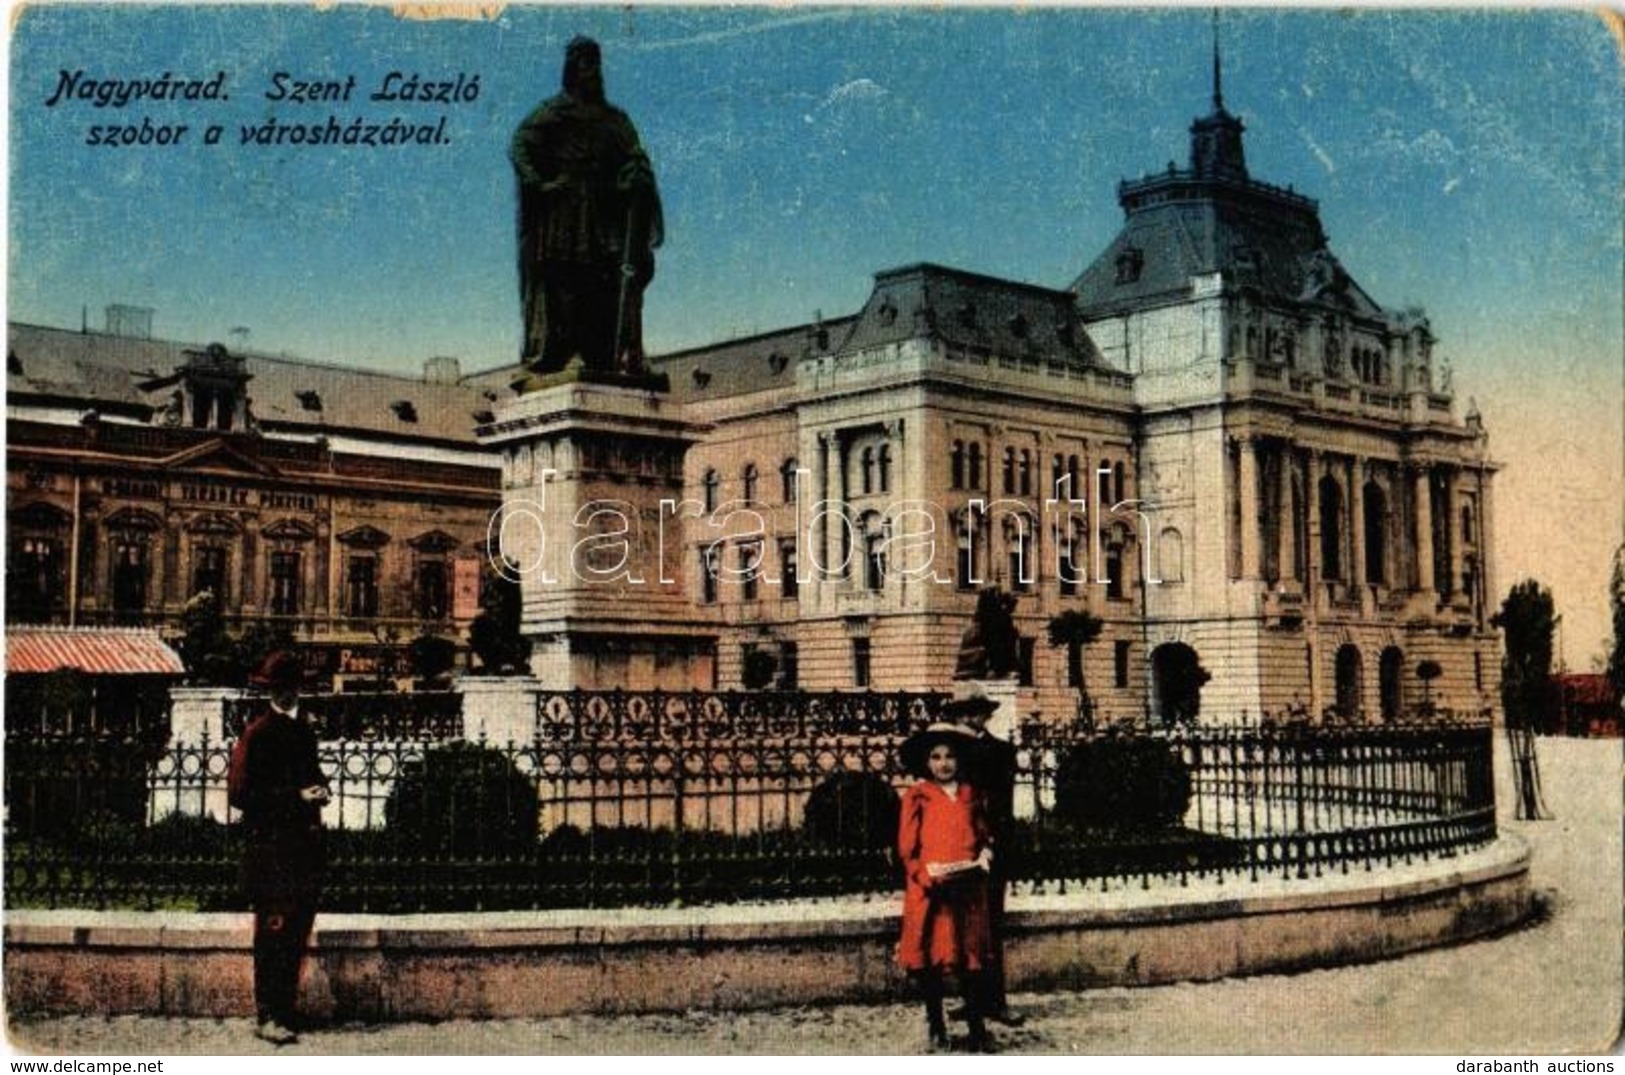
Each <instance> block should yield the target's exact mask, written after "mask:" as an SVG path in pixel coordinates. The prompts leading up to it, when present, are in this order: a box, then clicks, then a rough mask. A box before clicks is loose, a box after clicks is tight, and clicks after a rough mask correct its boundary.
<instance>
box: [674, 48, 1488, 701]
mask: <svg viewBox="0 0 1625 1075" xmlns="http://www.w3.org/2000/svg"><path fill="white" fill-rule="evenodd" d="M1242 130H1243V128H1242V124H1241V121H1240V120H1239V119H1237V118H1236V117H1234V116H1232V115H1231V114H1230V113H1229V112H1227V111H1226V110H1225V108H1224V105H1223V101H1222V97H1221V96H1220V93H1219V87H1218V84H1217V78H1216V79H1215V88H1214V101H1213V112H1212V114H1211V115H1209V116H1207V117H1205V118H1202V119H1199V120H1197V121H1196V122H1195V123H1194V124H1193V125H1192V128H1191V158H1190V166H1189V167H1188V168H1186V169H1183V170H1181V169H1176V168H1172V167H1170V169H1169V170H1168V171H1167V172H1165V173H1161V174H1157V175H1152V176H1148V177H1146V178H1144V179H1141V180H1138V181H1133V182H1125V183H1123V184H1121V186H1120V187H1119V191H1118V197H1119V201H1120V203H1121V205H1122V207H1123V210H1124V214H1125V221H1124V225H1123V228H1122V231H1121V232H1120V233H1119V235H1118V236H1117V238H1116V239H1114V240H1113V241H1112V243H1111V244H1110V245H1109V246H1108V247H1107V249H1106V250H1105V251H1104V252H1102V253H1101V254H1100V255H1099V256H1098V257H1096V258H1095V259H1094V260H1093V261H1092V262H1091V263H1090V264H1089V266H1088V267H1087V268H1086V269H1085V270H1084V271H1083V272H1082V274H1081V275H1080V276H1079V277H1078V278H1077V279H1076V280H1075V281H1074V282H1073V283H1072V284H1071V286H1070V287H1069V288H1067V289H1065V290H1058V289H1057V290H1050V289H1046V288H1040V287H1033V286H1030V285H1027V284H1019V283H1014V282H1010V281H1005V280H997V279H992V278H989V277H985V276H979V275H976V274H972V273H966V272H961V271H957V270H953V269H947V268H942V267H939V266H933V265H919V266H914V267H910V268H904V269H898V270H894V271H890V272H884V273H880V274H878V275H877V276H876V278H875V287H874V291H873V293H872V294H871V296H870V298H869V300H868V302H867V303H866V304H865V305H864V307H863V309H862V310H860V311H859V312H858V313H857V314H856V315H854V316H851V317H844V318H840V319H836V320H831V321H828V322H822V323H818V324H814V325H810V326H803V327H799V328H795V329H788V330H784V331H781V332H775V333H769V334H766V335H762V336H758V337H754V338H751V339H746V340H736V341H732V342H729V343H725V344H720V345H717V346H714V347H707V348H699V349H696V350H692V351H686V352H683V353H680V354H676V355H670V356H666V357H665V358H664V359H663V360H660V361H659V362H658V366H659V368H660V369H661V370H663V371H665V372H666V373H668V374H669V375H670V376H671V380H672V385H673V392H674V394H675V395H676V396H677V397H678V398H679V399H681V400H682V401H683V402H684V404H685V405H686V414H687V416H688V417H689V418H690V419H692V420H693V421H695V422H698V423H701V424H704V425H708V426H710V427H711V430H712V431H711V432H710V433H708V434H707V435H706V437H705V439H704V440H703V442H702V443H700V444H699V445H698V446H696V447H695V448H694V449H692V450H691V451H690V452H689V454H688V459H687V464H686V467H687V484H688V489H689V492H688V497H689V498H690V500H692V501H695V502H697V503H698V504H700V505H703V507H704V509H705V510H706V511H707V512H715V516H714V518H715V521H716V522H718V523H720V524H721V525H720V526H717V525H711V524H709V523H705V524H701V523H693V524H691V525H690V528H689V530H688V542H687V549H688V552H687V554H686V555H687V556H688V559H689V563H688V564H687V565H685V566H687V567H688V568H689V575H688V577H689V578H691V579H692V580H694V581H693V584H692V586H691V589H692V596H693V600H694V601H695V603H696V605H698V606H699V608H700V609H701V610H706V609H709V610H711V612H710V614H711V616H712V617H713V618H714V621H715V623H716V624H717V626H718V638H719V642H718V649H717V655H716V657H717V678H718V680H719V681H720V682H721V683H722V684H724V685H731V684H737V683H739V682H740V677H741V669H742V667H743V663H744V661H745V659H746V657H747V655H748V654H750V653H751V652H752V651H757V650H767V651H769V652H770V653H774V654H775V655H777V656H778V658H779V664H780V668H781V670H782V671H783V672H784V673H785V677H784V678H786V679H787V680H792V681H794V682H797V683H799V684H801V685H803V686H806V687H810V688H820V689H822V688H848V687H861V686H873V687H876V688H882V689H887V688H901V687H925V686H940V685H941V684H943V683H945V682H946V681H947V680H948V679H949V678H950V677H951V675H952V671H953V666H954V658H955V653H956V650H957V643H958V640H959V638H960V636H961V633H962V632H963V630H964V628H965V627H966V625H967V622H968V619H969V616H970V612H971V609H972V607H973V605H974V598H975V590H976V589H977V588H978V587H979V586H981V585H984V584H991V585H997V586H1000V587H1002V588H1004V589H1006V590H1010V591H1013V592H1015V593H1017V594H1019V595H1020V600H1019V603H1018V606H1017V610H1016V620H1017V624H1018V627H1019V628H1020V630H1021V632H1022V635H1023V636H1024V641H1023V643H1022V651H1023V652H1022V657H1023V681H1024V683H1026V684H1027V685H1028V688H1027V690H1026V691H1025V693H1024V694H1023V696H1022V708H1023V710H1024V711H1026V710H1042V711H1043V712H1044V713H1046V714H1052V715H1053V714H1062V715H1064V714H1067V713H1069V712H1070V711H1071V709H1072V707H1073V705H1074V704H1075V699H1076V691H1075V690H1074V689H1073V687H1072V685H1070V684H1068V683H1067V682H1066V677H1067V674H1068V672H1067V661H1066V659H1065V655H1064V653H1062V652H1058V651H1056V650H1054V649H1052V648H1051V647H1049V646H1048V645H1047V644H1046V641H1045V637H1044V635H1045V624H1046V622H1047V621H1048V619H1049V618H1050V617H1051V616H1053V615H1054V614H1055V613H1057V612H1059V611H1062V610H1064V609H1068V608H1088V609H1090V610H1092V611H1093V612H1094V613H1095V614H1096V615H1098V616H1100V617H1101V618H1102V619H1104V621H1105V624H1106V627H1105V630H1104V632H1103V633H1102V635H1101V637H1100V638H1099V640H1098V641H1097V642H1095V643H1094V644H1093V645H1092V646H1090V647H1089V648H1088V650H1087V651H1086V653H1085V679H1086V681H1087V684H1088V686H1089V688H1090V693H1091V695H1092V697H1093V698H1094V699H1095V701H1096V703H1097V705H1098V707H1099V710H1100V712H1101V713H1102V714H1103V715H1104V716H1106V717H1107V718H1115V717H1123V716H1138V715H1141V714H1143V713H1147V712H1149V713H1152V714H1156V715H1160V716H1161V717H1163V718H1165V719H1173V718H1179V717H1189V716H1191V715H1193V714H1194V713H1195V712H1196V711H1197V709H1198V707H1200V708H1201V711H1202V712H1203V713H1204V714H1206V715H1207V716H1206V717H1205V718H1204V719H1218V720H1229V719H1235V718H1237V717H1239V716H1241V715H1243V714H1252V715H1254V716H1257V715H1258V714H1260V713H1265V712H1267V713H1271V714H1275V713H1281V712H1283V711H1287V710H1289V709H1297V710H1300V711H1305V712H1314V713H1324V712H1326V711H1335V714H1336V715H1338V716H1341V717H1343V718H1344V719H1364V720H1377V719H1382V718H1392V717H1396V716H1399V715H1400V714H1402V713H1403V712H1405V711H1407V710H1409V709H1411V708H1413V707H1414V706H1415V705H1416V703H1418V702H1419V701H1420V700H1421V685H1420V683H1419V681H1418V680H1417V678H1416V668H1417V665H1418V664H1419V663H1420V662H1422V661H1425V660H1433V661H1437V662H1439V664H1440V665H1441V667H1442V669H1443V675H1442V676H1441V678H1440V679H1439V680H1438V681H1437V682H1436V683H1434V684H1433V685H1432V688H1431V690H1432V699H1431V700H1432V701H1433V702H1434V703H1435V704H1437V705H1440V706H1444V707H1449V708H1454V709H1457V710H1472V711H1478V710H1480V709H1481V708H1483V707H1484V706H1487V705H1491V704H1492V703H1493V700H1494V699H1495V698H1496V697H1497V696H1498V693H1499V688H1498V678H1499V677H1498V663H1499V662H1498V645H1497V638H1496V634H1495V632H1494V630H1493V629H1492V627H1491V625H1490V623H1489V618H1488V617H1489V612H1488V608H1489V601H1488V595H1491V594H1493V593H1494V592H1495V588H1494V575H1493V568H1494V561H1493V556H1492V549H1491V542H1490V534H1491V533H1492V525H1491V520H1492V500H1491V484H1492V478H1493V476H1494V472H1495V470H1496V466H1495V465H1494V464H1493V463H1491V462H1489V461H1488V459H1487V457H1486V454H1485V435H1484V431H1483V429H1482V425H1481V423H1480V421H1479V419H1478V416H1477V414H1476V413H1475V412H1473V411H1471V410H1470V411H1469V413H1468V415H1467V417H1466V420H1465V422H1461V421H1457V420H1456V419H1455V417H1454V415H1453V399H1452V396H1451V391H1450V385H1449V374H1448V372H1446V373H1445V374H1443V376H1439V375H1438V374H1437V372H1436V371H1435V369H1434V366H1433V358H1432V347H1433V343H1434V339H1433V336H1432V333H1431V331H1430V328H1429V325H1428V322H1427V320H1426V318H1425V317H1423V316H1422V315H1421V313H1420V312H1418V311H1407V312H1396V311H1392V310H1388V309H1385V308H1383V307H1381V306H1379V305H1378V304H1377V303H1376V302H1375V301H1373V300H1372V299H1371V297H1370V296H1368V295H1367V294H1366V293H1365V292H1364V291H1363V290H1361V288H1360V287H1359V285H1358V284H1356V283H1355V282H1354V280H1353V279H1352V278H1351V277H1350V276H1349V274H1348V273H1347V271H1345V270H1344V268H1343V267H1342V266H1341V265H1340V264H1339V262H1338V261H1337V259H1336V257H1335V256H1333V254H1332V253H1331V250H1330V249H1329V247H1328V245H1327V240H1326V235H1325V232H1324V231H1323V229H1322V227H1321V223H1320V219H1319V212H1318V208H1317V206H1316V203H1315V202H1313V201H1312V200H1310V199H1309V198H1306V197H1304V196H1302V195H1300V194H1297V193H1295V192H1293V191H1291V190H1285V189H1281V188H1279V187H1275V186H1271V185H1269V184H1266V183H1261V182H1258V181H1256V180H1254V179H1252V178H1251V177H1250V175H1249V173H1248V170H1247V166H1246V161H1245V158H1244V154H1243V146H1242ZM798 470H800V471H804V472H805V473H804V474H803V475H802V481H801V483H800V484H799V485H796V484H794V483H792V480H791V478H792V476H793V475H794V474H795V473H796V472H797V471H798ZM1061 482H1064V483H1065V486H1064V487H1065V488H1067V489H1070V490H1073V491H1074V492H1072V493H1071V494H1070V495H1071V496H1073V497H1079V498H1086V499H1087V501H1088V509H1087V514H1086V515H1084V516H1083V517H1078V516H1073V517H1070V518H1069V517H1067V516H1066V514H1065V513H1064V512H1062V511H1061V510H1060V505H1058V504H1057V503H1056V501H1057V500H1063V499H1066V494H1060V495H1058V494H1057V491H1056V490H1057V483H1061ZM808 501H812V502H818V501H829V502H835V503H839V504H843V505H845V510H844V515H842V514H836V513H823V514H820V513H818V512H817V511H816V509H815V508H814V507H813V506H812V505H811V504H809V503H808ZM977 501H980V502H982V506H981V507H980V508H978V507H977V506H976V504H975V502H977ZM1124 501H1130V502H1133V503H1131V504H1129V505H1125V509H1124V510H1122V511H1119V512H1116V513H1112V512H1111V511H1110V506H1111V505H1114V504H1119V503H1121V502H1124ZM1101 505H1104V507H1105V510H1104V511H1102V510H1100V506H1101ZM746 507H748V508H751V509H753V510H755V511H756V512H757V513H759V514H760V516H761V517H762V520H763V522H762V525H757V521H756V518H755V517H754V516H752V515H750V514H748V513H745V512H742V511H740V510H739V509H741V508H746ZM798 507H799V508H801V509H803V510H802V514H801V516H800V517H799V520H798V516H797V509H798ZM927 517H929V518H931V519H932V520H933V524H934V533H933V535H932V536H933V537H934V547H933V548H931V549H930V550H929V551H930V552H931V553H932V554H933V556H932V558H931V559H930V562H929V564H926V563H925V562H924V561H923V560H922V557H923V556H924V551H922V550H925V548H926V544H925V542H926V537H925V535H924V534H923V525H924V520H925V519H926V518H927ZM967 519H968V520H969V525H967ZM798 533H799V535H800V537H801V540H800V541H799V542H798V541H797V540H795V538H796V536H797V534H798ZM719 537H722V538H724V539H725V540H724V541H723V542H721V543H720V544H717V543H716V539H717V538H719ZM758 562H759V563H760V564H761V565H763V567H764V568H765V574H766V577H764V578H760V579H757V580H754V581H751V580H748V579H746V578H744V577H743V575H744V574H745V573H744V572H742V571H741V569H742V568H745V567H748V566H749V565H751V564H755V563H758ZM792 564H794V565H796V566H799V567H801V568H802V571H801V575H802V577H801V579H800V580H799V581H797V582H795V583H793V584H792V583H788V582H786V581H785V580H787V579H790V578H792V577H793V576H794V574H795V572H793V571H792V570H791V566H792ZM830 564H844V565H845V566H844V568H842V569H841V570H839V571H837V572H835V573H834V574H833V575H832V576H831V577H829V578H821V577H820V576H819V573H818V572H817V571H815V570H814V568H816V567H817V566H819V565H830ZM926 567H929V569H930V571H932V572H934V576H933V577H932V578H931V579H930V580H927V579H926V578H925V577H923V576H921V575H915V576H914V577H908V578H904V577H899V576H900V575H901V574H906V573H907V571H906V570H905V569H908V568H926ZM1068 568H1071V569H1072V570H1067V569H1068ZM1204 683H1205V684H1206V686H1205V687H1204Z"/></svg>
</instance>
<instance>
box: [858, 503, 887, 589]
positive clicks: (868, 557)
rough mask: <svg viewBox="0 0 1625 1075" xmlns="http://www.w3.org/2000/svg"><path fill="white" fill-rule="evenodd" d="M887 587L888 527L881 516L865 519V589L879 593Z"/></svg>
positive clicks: (871, 514) (870, 515) (869, 515)
mask: <svg viewBox="0 0 1625 1075" xmlns="http://www.w3.org/2000/svg"><path fill="white" fill-rule="evenodd" d="M885 585H886V527H885V524H884V523H883V522H882V521H881V518H880V516H879V515H877V514H874V513H872V512H871V513H870V514H868V515H866V516H864V519H863V587H864V589H866V590H868V591H870V592H871V593H879V592H880V590H881V589H883V588H884V587H885Z"/></svg>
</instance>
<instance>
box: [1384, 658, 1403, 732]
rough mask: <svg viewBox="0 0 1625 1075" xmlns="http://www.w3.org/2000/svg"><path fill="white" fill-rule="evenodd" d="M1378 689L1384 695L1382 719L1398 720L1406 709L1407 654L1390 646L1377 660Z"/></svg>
mask: <svg viewBox="0 0 1625 1075" xmlns="http://www.w3.org/2000/svg"><path fill="white" fill-rule="evenodd" d="M1377 679H1378V690H1379V692H1380V693H1381V695H1382V700H1381V704H1382V719H1383V720H1398V719H1399V718H1400V716H1401V715H1402V714H1403V713H1404V710H1405V654H1404V651H1402V650H1401V649H1400V648H1399V647H1398V646H1389V647H1388V648H1387V649H1385V650H1383V651H1382V656H1381V657H1380V658H1378V660H1377Z"/></svg>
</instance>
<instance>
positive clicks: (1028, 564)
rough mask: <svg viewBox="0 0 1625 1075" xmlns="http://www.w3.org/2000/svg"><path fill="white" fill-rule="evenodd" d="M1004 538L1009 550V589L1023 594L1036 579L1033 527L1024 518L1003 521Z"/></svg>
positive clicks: (1036, 568)
mask: <svg viewBox="0 0 1625 1075" xmlns="http://www.w3.org/2000/svg"><path fill="white" fill-rule="evenodd" d="M1004 537H1005V542H1006V547H1007V548H1008V549H1009V550H1010V589H1012V590H1014V591H1015V592H1017V593H1025V592H1027V591H1028V590H1030V589H1032V586H1033V583H1034V582H1035V581H1036V580H1037V577H1038V565H1037V563H1036V559H1037V558H1036V557H1035V556H1034V549H1033V526H1032V523H1031V522H1030V521H1029V520H1028V519H1027V518H1026V517H1025V516H1017V517H1014V518H1011V519H1007V520H1005V530H1004Z"/></svg>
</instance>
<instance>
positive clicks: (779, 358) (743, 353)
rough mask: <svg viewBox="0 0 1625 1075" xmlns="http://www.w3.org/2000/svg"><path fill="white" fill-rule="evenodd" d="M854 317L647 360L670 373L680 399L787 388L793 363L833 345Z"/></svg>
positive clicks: (793, 377) (791, 381)
mask: <svg viewBox="0 0 1625 1075" xmlns="http://www.w3.org/2000/svg"><path fill="white" fill-rule="evenodd" d="M853 320H854V319H853V318H851V317H839V318H835V319H833V320H829V321H814V322H811V323H809V324H805V325H793V326H791V327H789V328H782V329H775V330H773V331H772V332H764V333H760V334H757V335H754V336H745V337H741V338H740V339H736V340H723V341H721V342H718V343H713V344H706V345H705V346H703V347H691V348H688V349H685V350H682V351H674V352H672V353H671V354H667V355H654V356H651V357H650V359H649V364H650V366H652V367H653V368H654V369H656V370H658V371H660V372H662V373H665V374H666V375H667V376H668V377H670V378H671V393H672V395H673V396H674V397H676V398H677V399H679V400H684V401H690V400H693V401H697V400H705V399H719V398H723V397H727V396H740V395H746V394H748V393H751V392H763V391H767V390H769V389H773V388H789V387H793V386H794V385H795V383H796V363H797V362H799V361H800V360H801V359H803V358H807V357H811V356H814V355H818V354H827V353H829V352H831V351H832V350H834V348H835V347H836V346H837V345H838V344H839V342H840V341H841V340H843V339H845V337H846V336H847V335H848V334H849V333H850V331H851V327H852V323H853Z"/></svg>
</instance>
